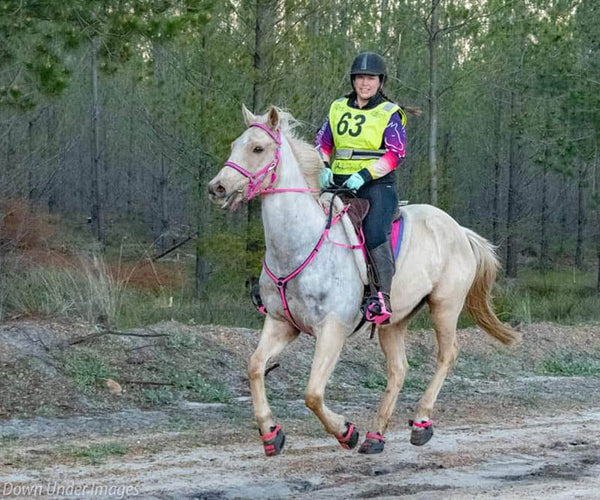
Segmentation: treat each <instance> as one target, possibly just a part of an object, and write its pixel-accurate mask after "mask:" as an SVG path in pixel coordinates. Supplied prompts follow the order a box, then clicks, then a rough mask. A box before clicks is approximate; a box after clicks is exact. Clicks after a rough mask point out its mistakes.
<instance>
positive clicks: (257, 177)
mask: <svg viewBox="0 0 600 500" xmlns="http://www.w3.org/2000/svg"><path fill="white" fill-rule="evenodd" d="M250 127H258V128H261V129H262V130H264V131H265V132H266V133H267V134H269V136H270V137H271V138H272V139H273V140H274V141H275V142H276V143H277V149H276V150H275V157H274V158H273V161H272V162H271V163H269V164H268V165H266V166H264V167H263V168H261V169H260V170H258V171H256V172H255V173H254V174H252V173H251V172H249V171H248V170H246V169H245V168H244V167H242V166H240V165H238V164H237V163H235V162H232V161H227V162H225V164H224V166H225V167H230V168H233V169H234V170H236V171H237V172H239V173H240V174H242V175H243V176H244V177H246V178H248V190H247V193H246V199H247V200H248V201H250V200H251V199H252V198H254V197H255V196H256V195H257V194H259V193H260V195H261V196H264V195H267V194H276V193H314V192H318V190H316V189H309V188H274V187H273V185H274V184H275V181H276V180H277V167H278V166H279V162H280V161H281V131H280V130H277V132H274V131H273V130H271V129H270V128H269V127H268V126H266V125H264V124H263V123H258V122H253V123H251V124H250ZM269 173H270V174H271V178H270V180H269V184H268V185H267V187H266V188H262V184H263V182H264V181H265V179H266V178H267V176H268V175H269ZM347 211H348V206H345V207H344V208H343V209H342V210H340V212H339V213H338V214H337V215H336V216H335V217H331V214H329V216H328V220H327V224H326V225H325V229H323V233H322V234H321V237H320V238H319V241H317V244H316V245H315V247H314V248H313V250H312V252H310V254H309V255H308V257H306V259H304V261H303V262H302V264H300V266H298V267H297V268H296V269H295V270H294V271H292V272H291V273H290V274H288V275H287V276H284V277H277V276H276V275H275V274H274V273H273V272H272V271H271V270H270V269H269V266H268V265H267V261H266V260H263V269H264V270H265V272H266V273H267V276H269V278H271V280H272V281H273V283H274V284H275V286H276V287H277V290H278V291H279V297H280V298H281V304H282V306H283V312H284V314H285V317H286V318H287V320H288V321H289V322H290V323H291V324H292V325H294V326H295V327H296V328H297V329H298V330H300V331H302V327H301V326H300V325H298V323H296V320H295V319H294V317H293V316H292V313H291V312H290V308H289V304H288V301H287V297H286V294H285V291H286V287H287V284H288V283H289V282H290V281H291V280H293V279H294V278H295V277H296V276H298V275H299V274H300V273H301V272H302V271H303V270H304V269H305V268H306V267H307V266H308V265H309V264H310V263H311V262H312V260H313V259H314V258H315V257H316V255H317V253H318V252H319V249H320V248H321V247H322V246H323V242H324V241H325V240H326V239H327V238H328V236H329V232H330V230H331V228H332V227H333V226H334V225H335V224H337V223H338V222H339V221H340V220H341V218H342V217H343V216H344V214H346V212H347ZM361 236H362V238H361V240H362V241H360V243H359V245H346V244H343V243H337V242H335V241H331V242H332V243H333V244H334V245H337V246H342V247H346V248H349V249H357V248H362V249H363V252H364V236H363V235H362V230H361ZM263 309H264V306H263ZM261 312H262V311H261ZM265 313H266V311H265Z"/></svg>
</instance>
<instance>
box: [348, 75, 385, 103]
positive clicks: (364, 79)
mask: <svg viewBox="0 0 600 500" xmlns="http://www.w3.org/2000/svg"><path fill="white" fill-rule="evenodd" d="M354 89H355V90H356V94H357V95H358V97H359V98H360V99H361V100H364V101H368V100H369V99H370V98H371V97H373V96H374V95H375V94H376V93H377V90H378V89H379V77H378V76H377V75H356V76H355V77H354Z"/></svg>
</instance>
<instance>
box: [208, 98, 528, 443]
mask: <svg viewBox="0 0 600 500" xmlns="http://www.w3.org/2000/svg"><path fill="white" fill-rule="evenodd" d="M243 114H244V118H245V121H246V125H247V126H248V128H247V130H246V131H245V132H244V133H243V134H242V135H241V136H240V137H238V138H237V139H236V140H235V141H234V142H233V144H232V148H231V156H230V157H229V160H228V161H227V162H226V163H225V166H224V167H223V168H222V169H221V171H220V172H219V173H218V174H217V175H216V177H214V178H213V179H212V180H211V182H210V183H209V187H208V189H209V193H210V197H211V199H212V201H214V202H216V203H218V204H220V205H221V207H222V208H229V209H232V210H234V209H235V208H236V207H237V206H238V205H239V204H240V203H241V202H242V201H245V200H248V199H251V198H252V197H254V196H255V195H257V194H260V195H261V197H262V218H263V225H264V232H265V242H266V254H265V259H264V266H263V272H262V275H261V278H260V294H261V297H262V299H263V301H264V305H265V306H266V310H267V311H268V313H267V315H266V318H265V323H264V326H263V329H262V334H261V337H260V341H259V344H258V347H257V349H256V351H255V352H254V354H253V355H252V357H251V358H250V363H249V367H248V374H249V378H250V384H251V392H252V402H253V405H254V413H255V417H256V421H257V423H258V425H259V431H260V434H261V436H262V439H263V445H264V448H265V453H266V454H267V455H276V454H278V453H279V452H280V451H281V448H282V447H283V444H284V441H285V437H284V434H283V431H282V429H281V427H280V426H279V425H276V424H275V421H274V420H273V415H272V413H271V409H270V407H269V404H268V402H267V396H266V393H265V385H264V373H265V367H266V364H267V362H268V361H269V359H271V358H272V357H273V356H276V355H277V354H279V353H280V352H281V351H282V350H283V348H284V347H285V346H286V345H288V344H289V343H290V342H292V341H293V340H294V339H295V338H297V337H298V335H299V333H300V332H301V331H303V332H307V333H309V334H311V335H313V336H314V338H315V341H316V346H315V352H314V358H313V363H312V369H311V373H310V379H309V382H308V386H307V388H306V405H307V406H308V407H309V408H310V409H311V410H312V411H313V412H314V413H315V415H316V416H317V417H318V418H319V420H321V422H322V424H323V426H324V428H325V430H326V431H327V432H328V433H330V434H333V435H334V436H335V437H336V438H337V440H338V441H339V442H340V444H341V445H342V447H344V448H353V447H354V446H355V445H356V444H357V442H358V431H357V430H356V429H355V427H354V425H353V424H351V423H350V422H349V421H348V420H347V419H346V418H345V417H344V416H343V415H339V414H337V413H335V412H333V411H331V410H330V409H329V408H328V407H327V406H326V405H325V403H324V393H325V386H326V384H327V381H328V379H329V377H330V375H331V373H332V372H333V370H334V368H335V365H336V363H337V360H338V358H339V355H340V351H341V350H342V347H343V345H344V341H345V339H346V338H347V337H348V335H349V334H350V333H351V332H352V330H353V328H354V327H355V325H356V324H357V323H358V321H359V320H360V318H361V312H360V306H361V301H362V297H363V290H364V278H365V272H364V269H365V264H364V259H363V257H362V253H361V252H362V251H361V250H356V245H355V243H356V236H355V235H354V234H353V233H352V231H348V230H347V228H348V224H347V223H346V222H345V219H346V218H347V217H342V214H343V210H342V213H341V214H338V215H337V216H336V217H333V220H331V217H329V218H328V215H327V214H326V213H325V212H326V210H324V208H323V207H322V205H321V204H320V203H319V200H318V190H317V187H318V176H319V172H320V169H321V168H323V165H322V162H321V160H320V158H319V156H318V154H317V153H316V151H314V149H313V148H312V147H311V146H310V145H309V144H307V143H305V142H303V141H301V140H299V139H297V138H295V137H294V134H293V124H294V123H295V122H294V121H293V118H292V117H291V115H289V114H288V113H285V112H282V111H280V110H278V109H277V108H275V107H271V108H270V110H269V112H268V113H267V114H265V115H263V116H255V115H253V114H252V113H250V112H249V111H248V110H247V109H246V108H245V107H243ZM402 216H403V218H404V238H403V243H402V248H401V250H400V254H399V256H398V259H397V262H396V273H395V275H394V279H393V286H392V293H391V304H392V310H393V315H392V318H391V323H390V324H389V325H386V326H380V327H379V329H378V335H379V342H380V345H381V348H382V350H383V352H384V354H385V356H386V360H387V387H386V390H385V394H384V395H383V399H382V401H381V403H380V405H379V409H378V411H377V415H376V416H375V418H374V420H373V424H372V427H371V431H369V432H367V434H366V439H365V441H364V442H363V443H362V445H361V447H360V450H359V451H361V452H363V453H379V452H381V451H383V447H384V443H385V440H384V437H383V436H384V432H385V430H386V428H387V426H388V422H389V420H390V417H391V415H392V412H393V410H394V407H395V405H396V399H397V397H398V394H399V392H400V389H401V388H402V385H403V382H404V378H405V376H406V372H407V369H408V363H407V360H406V354H405V347H404V336H405V335H406V332H407V328H408V324H409V321H410V319H411V318H412V316H413V315H414V314H415V312H416V311H417V310H418V309H419V308H420V306H422V305H423V304H425V303H427V304H428V305H429V309H430V312H431V315H432V318H433V322H434V325H435V332H436V339H437V344H438V358H437V368H436V370H435V373H434V376H433V379H432V380H431V383H430V384H429V387H428V388H427V390H426V391H425V394H424V395H423V397H422V398H421V401H420V403H419V406H418V408H417V410H416V414H415V416H414V420H412V421H411V423H410V425H411V428H412V433H411V443H413V444H415V445H423V444H425V443H426V442H427V441H429V439H430V438H431V436H432V435H433V426H432V420H431V417H432V414H433V406H434V403H435V401H436V399H437V396H438V393H439V391H440V389H441V387H442V384H443V382H444V380H445V378H446V376H447V374H448V372H449V370H450V368H451V367H452V365H453V363H454V361H455V359H456V356H457V354H458V347H457V342H456V323H457V320H458V316H459V314H460V312H461V310H462V309H463V306H464V305H465V303H466V306H467V309H468V311H469V313H470V314H471V316H472V317H473V318H474V320H475V321H476V322H477V324H478V325H479V326H480V327H481V328H482V329H484V330H485V331H486V332H487V333H489V334H490V335H492V336H494V337H495V338H496V339H498V340H499V341H500V342H503V343H504V344H513V343H515V342H517V341H518V340H519V337H520V335H519V334H518V333H517V332H515V331H513V330H511V329H510V328H508V327H507V326H505V325H503V324H502V323H501V322H500V321H499V320H498V318H497V317H496V316H495V314H494V313H493V311H492V309H491V305H490V304H491V289H492V286H493V284H494V281H495V278H496V271H497V269H498V260H497V257H496V255H495V253H494V248H493V246H492V245H491V244H490V243H489V242H488V241H487V240H485V239H484V238H482V237H481V236H479V235H477V234H476V233H474V232H473V231H471V230H469V229H466V228H463V227H461V226H459V225H458V224H457V223H456V222H455V221H454V219H452V218H451V217H450V216H449V215H448V214H446V213H445V212H443V211H441V210H439V209H437V208H435V207H433V206H429V205H409V206H406V207H403V208H402ZM328 220H329V221H330V224H328ZM340 220H341V223H339V224H336V222H338V221H340ZM357 254H358V256H359V258H358V259H357Z"/></svg>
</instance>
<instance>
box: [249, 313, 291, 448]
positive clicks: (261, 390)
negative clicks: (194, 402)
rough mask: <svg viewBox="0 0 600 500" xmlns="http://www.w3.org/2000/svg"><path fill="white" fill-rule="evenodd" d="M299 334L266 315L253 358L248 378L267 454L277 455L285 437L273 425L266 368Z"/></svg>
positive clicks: (255, 414)
mask: <svg viewBox="0 0 600 500" xmlns="http://www.w3.org/2000/svg"><path fill="white" fill-rule="evenodd" d="M298 333H299V332H298V330H296V328H294V327H293V326H292V325H290V324H289V323H288V322H287V321H278V320H276V319H274V318H272V317H271V316H269V315H267V317H266V318H265V324H264V326H263V330H262V333H261V337H260V341H259V343H258V347H257V348H256V351H254V353H253V354H252V356H251V357H250V362H249V364H248V378H249V379H250V391H251V392H252V404H253V405H254V416H255V418H256V422H257V423H258V428H259V431H260V435H261V436H262V438H263V445H264V448H265V454H266V455H267V456H272V455H277V454H278V453H279V452H280V451H281V448H283V444H284V443H285V435H284V434H283V431H282V430H281V428H280V427H279V426H278V425H275V424H274V422H273V415H272V413H271V408H270V407H269V402H268V401H267V394H266V392H265V367H266V366H267V362H268V361H269V359H271V358H272V357H273V356H277V354H279V353H280V352H281V351H282V350H283V348H284V347H285V346H286V345H288V344H289V343H290V342H291V341H292V340H294V339H296V338H297V337H298Z"/></svg>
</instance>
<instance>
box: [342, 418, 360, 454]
mask: <svg viewBox="0 0 600 500" xmlns="http://www.w3.org/2000/svg"><path fill="white" fill-rule="evenodd" d="M358 437H359V434H358V430H357V429H356V427H354V424H352V423H350V422H346V434H344V435H343V436H336V439H337V440H338V442H339V443H340V445H341V446H342V448H344V449H345V450H351V449H352V448H354V447H355V446H356V445H357V444H358Z"/></svg>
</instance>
